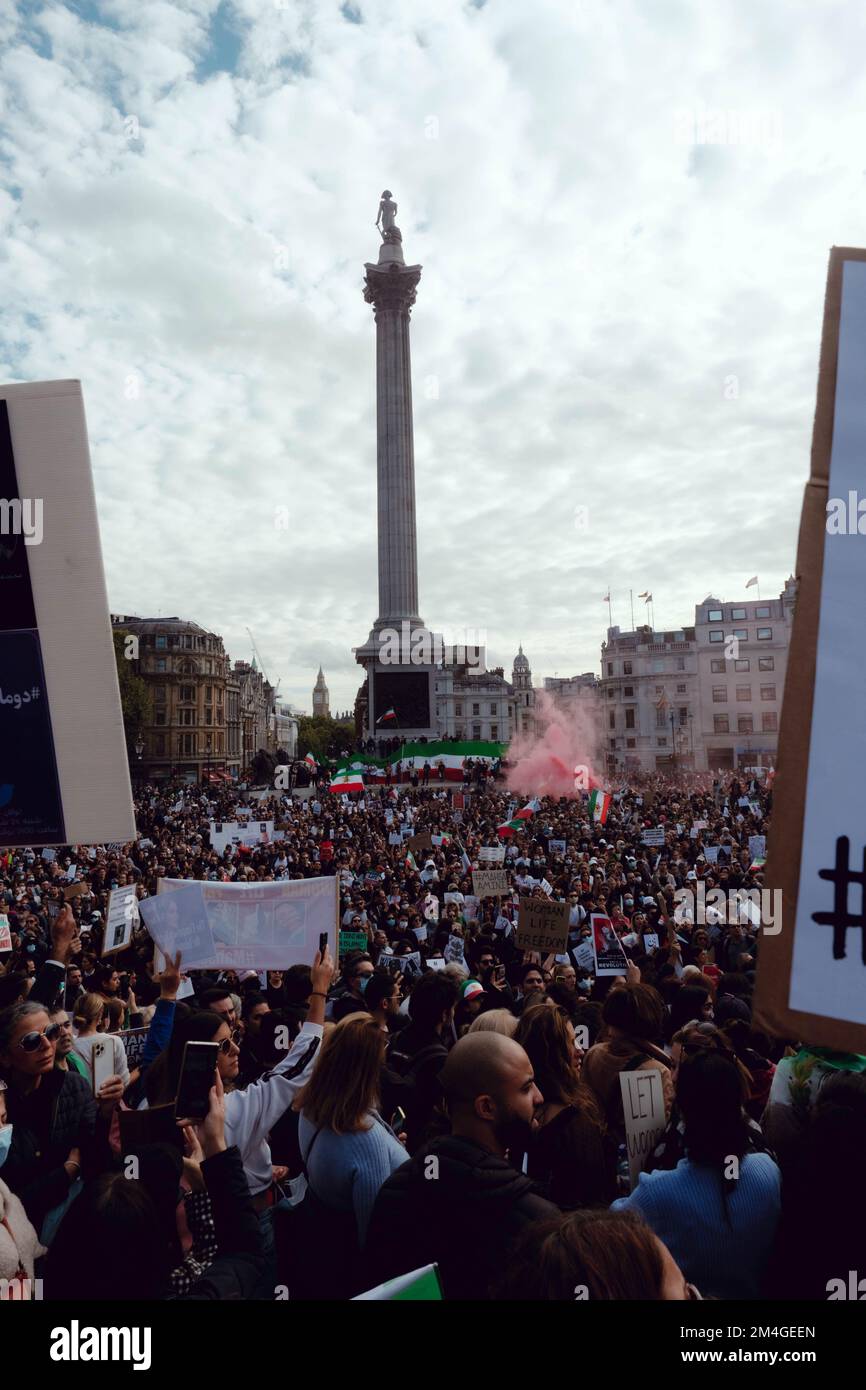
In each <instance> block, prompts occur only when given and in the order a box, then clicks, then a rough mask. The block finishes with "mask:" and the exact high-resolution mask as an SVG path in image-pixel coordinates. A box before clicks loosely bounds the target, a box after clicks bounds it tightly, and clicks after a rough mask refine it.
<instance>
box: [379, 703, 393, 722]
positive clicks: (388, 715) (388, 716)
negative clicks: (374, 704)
mask: <svg viewBox="0 0 866 1390" xmlns="http://www.w3.org/2000/svg"><path fill="white" fill-rule="evenodd" d="M396 718H397V711H396V710H395V709H394V707H393V705H392V706H391V708H390V709H386V710H385V713H384V714H380V715H379V718H378V719H377V720H376V723H377V724H393V723H394V720H395V719H396Z"/></svg>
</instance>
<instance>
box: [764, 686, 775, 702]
mask: <svg viewBox="0 0 866 1390" xmlns="http://www.w3.org/2000/svg"><path fill="white" fill-rule="evenodd" d="M775 698H776V687H775V686H774V685H762V686H761V699H762V700H775Z"/></svg>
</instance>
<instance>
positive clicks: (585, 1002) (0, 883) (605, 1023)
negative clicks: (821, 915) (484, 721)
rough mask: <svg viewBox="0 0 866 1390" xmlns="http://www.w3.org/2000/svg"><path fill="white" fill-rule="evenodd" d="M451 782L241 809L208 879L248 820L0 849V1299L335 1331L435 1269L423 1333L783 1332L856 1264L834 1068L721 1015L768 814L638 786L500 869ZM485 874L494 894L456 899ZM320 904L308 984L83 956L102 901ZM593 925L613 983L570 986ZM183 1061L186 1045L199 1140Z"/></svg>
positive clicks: (169, 802)
mask: <svg viewBox="0 0 866 1390" xmlns="http://www.w3.org/2000/svg"><path fill="white" fill-rule="evenodd" d="M465 778H466V780H465V784H464V785H459V784H448V785H445V784H443V783H442V782H441V781H440V779H439V778H438V777H437V776H436V775H435V774H434V775H433V776H432V777H430V776H429V774H428V775H427V776H422V777H421V778H417V777H416V778H415V779H413V782H414V784H409V785H406V784H403V785H400V786H392V785H390V784H389V785H382V786H377V787H375V788H369V787H368V788H367V790H366V791H365V792H364V793H362V794H361V795H353V796H338V795H335V794H332V793H330V792H329V791H328V789H327V784H326V782H324V781H322V782H320V783H319V784H318V786H316V787H313V788H311V789H309V792H308V793H304V794H303V795H299V794H296V795H294V796H289V795H284V794H281V793H280V792H278V791H274V790H267V791H266V793H265V794H264V796H263V798H259V799H257V800H256V801H255V802H254V806H255V818H256V819H259V818H260V817H262V816H268V817H270V818H272V819H273V820H274V822H275V827H276V829H277V831H278V832H279V833H281V834H282V838H280V839H274V840H273V841H272V842H270V843H267V844H264V843H263V844H257V845H251V846H237V845H235V846H230V847H229V848H227V849H226V850H225V851H224V852H223V853H218V852H217V851H216V850H215V849H214V848H212V847H211V843H210V836H209V823H210V821H212V820H214V821H231V820H233V819H234V817H235V814H236V808H237V806H238V805H239V804H243V802H244V801H245V800H249V797H251V796H252V793H249V794H248V793H245V792H242V791H240V790H239V789H238V788H236V787H221V788H220V789H218V790H216V789H212V788H199V787H191V786H186V787H180V786H178V785H173V786H171V787H165V786H163V787H158V786H150V785H148V786H144V787H142V788H140V789H139V792H138V795H137V798H136V824H137V829H138V838H137V840H136V841H135V842H133V843H130V844H125V845H102V846H96V847H93V846H91V847H84V846H66V847H62V848H56V849H54V850H50V851H47V852H43V851H42V849H41V847H38V846H36V847H33V848H32V849H14V850H8V851H4V850H0V913H3V914H5V915H6V917H7V918H8V924H9V928H10V932H11V946H9V947H7V949H5V950H0V1290H2V1291H3V1292H4V1296H6V1297H24V1296H26V1294H27V1290H28V1289H29V1288H31V1284H30V1283H28V1281H35V1280H39V1281H41V1283H40V1284H39V1285H38V1287H39V1289H40V1296H41V1297H43V1298H45V1299H55V1300H63V1299H94V1300H111V1299H124V1300H135V1299H184V1300H216V1299H261V1300H280V1299H282V1298H286V1297H287V1298H289V1299H308V1300H311V1299H334V1300H342V1299H348V1298H352V1297H354V1296H356V1295H358V1294H360V1293H362V1292H365V1291H368V1290H371V1289H372V1288H374V1287H375V1286H378V1285H380V1284H381V1283H383V1282H385V1281H387V1280H390V1279H392V1278H396V1277H398V1276H403V1275H406V1274H408V1273H410V1272H412V1271H416V1270H420V1269H423V1268H424V1267H426V1266H428V1265H431V1264H435V1265H436V1267H437V1271H438V1279H439V1281H440V1284H441V1290H442V1296H443V1297H444V1298H445V1299H452V1300H476V1299H477V1300H486V1299H503V1300H539V1299H544V1300H568V1301H573V1300H575V1299H576V1298H578V1299H579V1298H587V1299H622V1300H658V1299H662V1300H685V1299H698V1298H703V1299H754V1300H759V1299H765V1298H774V1297H775V1298H779V1297H784V1298H788V1299H804V1300H812V1299H825V1298H827V1297H828V1290H829V1289H830V1288H831V1286H832V1281H838V1280H846V1279H847V1278H848V1272H849V1271H850V1270H856V1269H857V1268H858V1263H860V1264H862V1258H863V1250H864V1248H866V1201H864V1196H863V1189H862V1188H861V1187H860V1184H859V1182H858V1181H857V1180H856V1173H857V1171H858V1170H859V1167H858V1165H859V1163H860V1162H861V1161H862V1154H863V1152H864V1151H866V1057H861V1056H857V1055H854V1054H843V1053H836V1052H830V1051H828V1050H827V1049H825V1048H822V1047H819V1046H816V1045H814V1043H815V1040H814V1039H809V1038H788V1039H782V1038H778V1037H771V1036H767V1035H766V1034H765V1033H763V1032H762V1031H761V1030H760V1027H759V1026H758V1021H757V1020H756V1018H755V1016H754V1014H753V1004H752V999H753V990H754V983H755V971H756V965H757V957H758V954H759V952H760V949H761V928H760V924H759V922H758V921H756V920H755V914H752V915H748V914H744V913H743V912H742V910H741V907H740V905H739V902H738V900H737V898H736V890H751V889H754V888H760V887H761V885H762V862H763V861H762V856H760V855H757V856H756V855H755V854H754V853H753V851H752V850H751V849H750V847H749V841H750V839H752V837H754V836H756V835H766V834H767V833H768V831H769V828H770V823H771V818H772V800H773V792H772V787H771V786H770V785H768V784H767V782H766V781H765V779H764V778H762V777H754V778H753V777H752V776H750V775H746V774H737V773H730V772H728V773H724V774H718V775H715V776H714V775H713V774H711V773H710V774H698V773H687V772H681V773H680V774H678V775H677V776H665V775H662V774H657V775H645V776H634V777H632V779H631V780H630V781H629V782H628V784H626V783H625V782H617V781H614V783H613V785H612V786H611V787H610V788H609V790H610V792H611V794H612V800H611V803H610V807H609V810H608V812H607V815H606V818H605V819H604V821H603V822H601V821H596V820H594V818H593V816H592V813H591V811H590V809H589V807H588V803H587V797H586V796H585V795H581V794H576V795H575V796H574V797H573V798H568V799H563V800H561V801H555V800H552V799H543V800H541V801H540V802H536V803H533V806H534V812H533V814H531V815H528V816H527V817H526V819H525V820H524V821H523V822H522V824H521V823H518V825H517V827H515V826H513V825H512V828H511V829H510V830H509V831H507V832H503V833H502V834H498V828H499V827H501V826H503V825H504V824H506V823H507V822H509V820H510V819H512V817H513V814H514V811H515V808H520V807H521V806H522V804H523V803H522V802H521V800H520V798H518V797H516V796H515V795H514V794H512V793H509V792H508V791H507V790H506V789H505V785H504V782H503V780H502V778H501V777H500V778H494V777H493V776H491V775H490V770H489V769H487V768H485V769H483V771H482V769H481V767H480V765H479V767H478V768H473V767H472V766H469V767H467V769H466V774H465ZM389 783H390V779H389ZM658 826H661V827H662V828H663V831H664V843H663V844H660V845H658V844H653V845H649V844H647V843H645V837H644V832H645V831H646V830H647V829H654V828H656V827H658ZM696 827H697V828H696ZM407 829H408V830H411V834H412V835H413V836H419V835H422V836H423V832H429V837H430V838H429V844H427V845H426V847H425V848H424V849H422V850H420V851H419V852H417V853H414V854H412V855H409V854H407V848H406V837H405V835H404V834H403V832H404V831H405V830H407ZM398 840H399V843H397V841H398ZM753 843H754V841H753ZM496 846H501V847H502V848H504V851H505V859H504V865H503V866H502V867H503V868H504V870H505V872H506V874H507V878H508V886H509V892H508V893H507V894H505V895H502V896H500V897H496V898H491V897H483V898H481V899H480V900H479V899H478V898H476V897H475V896H474V894H473V883H472V869H473V867H477V866H478V864H479V851H480V850H481V849H482V848H485V847H496ZM708 850H709V851H710V853H708V852H707V851H708ZM482 867H487V864H486V863H483V864H482ZM334 875H337V876H338V877H339V880H340V930H341V932H342V933H346V934H351V944H352V949H350V950H346V951H345V952H342V953H341V954H340V956H339V958H338V959H337V960H336V961H335V960H334V959H332V956H331V952H330V950H326V951H325V952H324V953H323V954H316V956H315V958H314V959H311V960H309V961H307V962H304V963H297V962H295V963H290V962H288V961H287V963H286V968H285V969H283V970H282V971H268V972H264V973H259V972H256V971H247V972H241V973H240V974H237V973H233V972H231V971H222V972H220V971H217V970H213V971H207V972H203V971H199V972H195V971H193V972H190V974H189V975H187V974H186V973H185V972H184V967H183V959H182V956H177V957H175V958H174V959H169V960H162V959H160V961H159V966H160V967H161V968H159V969H157V967H156V964H155V957H154V948H153V942H152V940H151V939H150V937H149V935H148V933H147V931H146V930H145V929H144V927H140V928H138V929H136V931H135V933H134V935H133V938H132V940H131V943H130V944H129V946H128V947H127V948H126V949H124V950H123V951H121V952H119V953H114V954H108V955H105V956H104V955H103V939H104V934H105V923H106V914H107V910H108V900H109V894H110V892H111V890H112V889H114V888H118V887H123V886H125V885H128V884H134V885H135V886H136V894H137V897H138V898H139V899H143V898H145V897H147V896H149V895H152V894H154V893H156V892H157V885H158V881H159V879H160V878H163V877H164V878H167V879H184V878H187V879H203V880H215V881H223V882H247V881H255V880H259V881H260V880H266V881H269V882H270V881H275V880H280V879H299V878H314V877H322V876H334ZM701 883H702V884H703V885H704V888H705V890H706V892H707V893H708V892H709V891H710V890H711V889H713V888H721V889H722V890H726V891H727V892H728V893H729V895H731V904H730V906H728V905H726V904H725V903H723V905H722V906H721V907H717V908H715V909H713V908H707V909H706V912H705V913H704V912H702V911H701V910H700V908H701V902H702V901H703V898H702V897H701V899H700V900H699V895H698V894H697V889H698V887H699V885H700V884H701ZM684 893H685V894H688V895H689V896H688V897H685V896H684ZM527 895H529V896H530V897H531V896H539V895H542V896H546V897H552V898H554V899H556V900H559V901H560V902H565V903H567V904H568V913H569V935H568V943H567V947H566V949H565V950H563V951H562V952H561V953H560V954H557V955H553V956H543V955H538V954H533V953H531V952H525V951H522V950H520V949H519V948H518V947H517V945H516V941H515V936H516V930H515V928H516V924H517V919H518V914H519V904H520V900H521V898H522V897H525V896H527ZM692 895H693V896H694V904H693V906H692V905H691V898H692ZM593 913H604V914H606V916H607V917H608V918H609V919H610V922H611V924H612V927H613V929H614V931H615V932H616V935H617V936H618V938H619V941H620V944H621V947H622V951H623V953H624V956H625V961H626V969H625V973H623V974H618V975H601V974H599V975H598V976H595V975H594V973H593V970H592V969H591V968H588V965H587V956H586V952H585V950H582V949H581V947H582V945H584V944H585V942H586V940H587V938H588V937H589V934H590V930H591V928H590V918H591V916H592V914H593ZM0 921H2V919H0ZM361 938H363V940H362V939H361ZM361 947H364V949H361ZM192 1042H212V1043H216V1044H217V1053H216V1059H217V1062H216V1070H215V1073H214V1076H213V1084H212V1086H211V1088H210V1096H209V1108H208V1111H207V1114H206V1115H205V1116H204V1118H197V1119H190V1118H189V1117H187V1116H184V1115H183V1114H178V1113H177V1108H176V1099H177V1095H178V1085H179V1078H180V1074H181V1067H182V1063H183V1057H184V1050H185V1047H186V1044H187V1043H192ZM106 1046H107V1047H108V1049H109V1056H110V1073H111V1074H110V1075H108V1074H106V1071H105V1063H104V1062H103V1070H102V1071H101V1077H102V1079H101V1080H100V1082H99V1084H98V1085H96V1083H95V1082H94V1081H93V1080H92V1078H93V1076H94V1075H95V1074H96V1072H95V1068H94V1051H95V1049H97V1048H99V1049H100V1056H102V1057H104V1055H105V1048H106ZM647 1070H652V1071H655V1072H657V1073H658V1074H659V1077H660V1080H661V1086H662V1096H663V1100H664V1110H665V1115H664V1120H665V1127H664V1129H663V1132H662V1133H661V1134H660V1137H659V1140H658V1143H657V1145H656V1147H655V1149H654V1151H653V1152H652V1153H651V1154H650V1155H648V1157H647V1159H646V1162H645V1164H644V1168H643V1171H642V1172H641V1173H640V1176H639V1178H638V1179H637V1181H636V1182H635V1183H634V1184H630V1182H629V1177H628V1171H629V1165H628V1157H627V1151H626V1123H625V1116H624V1113H623V1102H622V1091H621V1087H620V1075H621V1074H622V1073H623V1072H627V1071H647ZM36 1287H37V1286H36V1284H35V1283H33V1284H32V1288H36ZM22 1290H23V1291H24V1292H22ZM16 1291H17V1292H16Z"/></svg>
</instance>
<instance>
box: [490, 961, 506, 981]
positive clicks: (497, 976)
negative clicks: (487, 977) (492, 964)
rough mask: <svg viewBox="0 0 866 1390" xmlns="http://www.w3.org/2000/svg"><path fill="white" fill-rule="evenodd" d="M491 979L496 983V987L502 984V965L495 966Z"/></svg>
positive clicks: (503, 977) (503, 974) (503, 972)
mask: <svg viewBox="0 0 866 1390" xmlns="http://www.w3.org/2000/svg"><path fill="white" fill-rule="evenodd" d="M493 978H494V980H495V981H496V983H497V984H498V985H501V984H502V982H503V981H504V979H505V966H504V965H497V966H496V968H495V969H494V971H493Z"/></svg>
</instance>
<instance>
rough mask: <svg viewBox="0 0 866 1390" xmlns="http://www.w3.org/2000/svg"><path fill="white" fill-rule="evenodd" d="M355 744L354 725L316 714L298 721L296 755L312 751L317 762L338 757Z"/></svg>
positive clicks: (303, 754) (302, 756) (301, 756)
mask: <svg viewBox="0 0 866 1390" xmlns="http://www.w3.org/2000/svg"><path fill="white" fill-rule="evenodd" d="M354 746H355V729H354V725H352V724H350V723H348V722H341V721H338V720H336V719H325V718H324V717H323V716H322V715H320V714H317V715H313V716H312V717H310V716H307V715H304V716H303V717H302V718H301V719H300V720H299V721H298V757H299V758H304V757H306V755H307V753H312V755H313V757H314V758H315V759H316V762H317V763H323V762H327V761H328V759H329V758H339V757H340V755H341V754H342V753H345V752H348V751H349V750H350V749H352V748H354Z"/></svg>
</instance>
